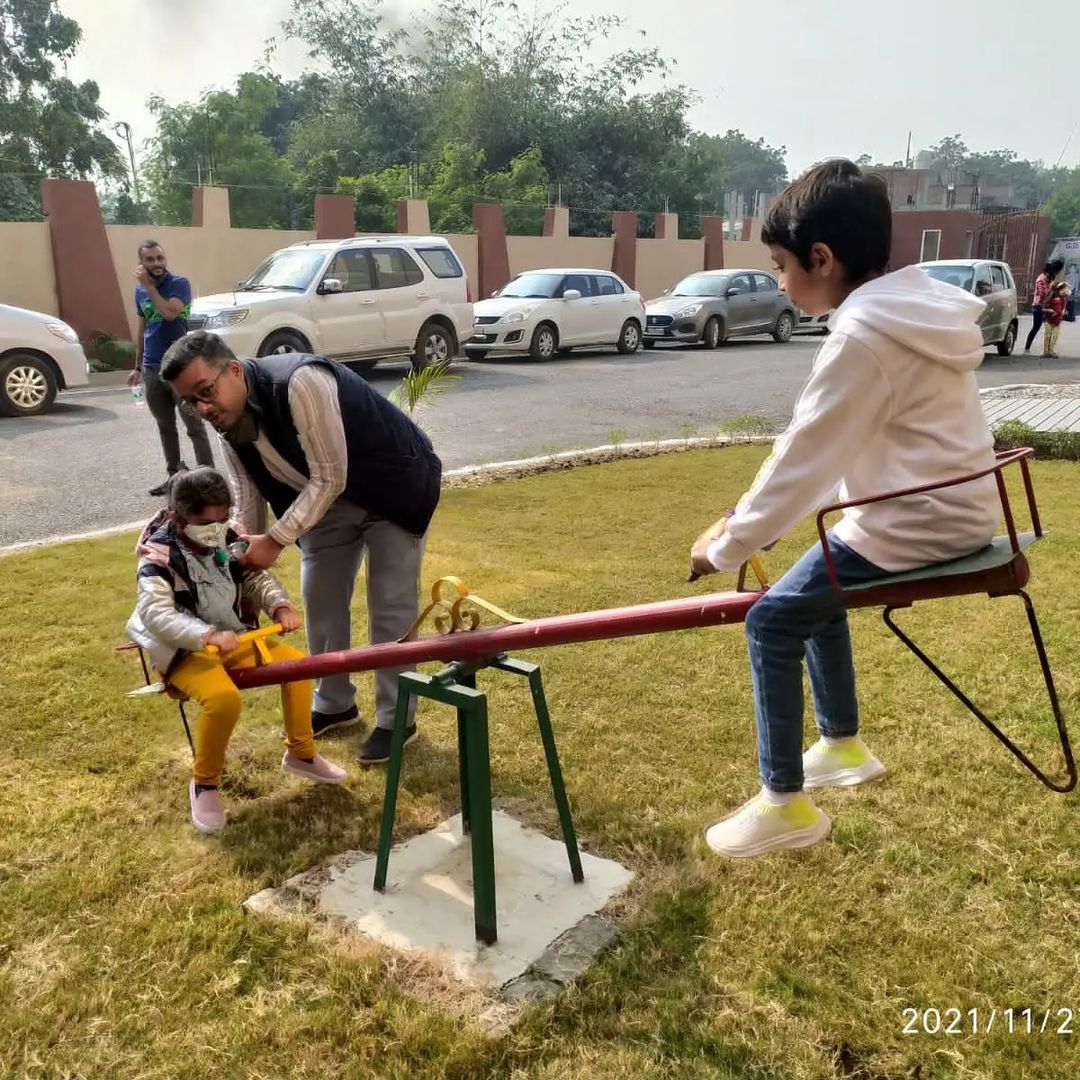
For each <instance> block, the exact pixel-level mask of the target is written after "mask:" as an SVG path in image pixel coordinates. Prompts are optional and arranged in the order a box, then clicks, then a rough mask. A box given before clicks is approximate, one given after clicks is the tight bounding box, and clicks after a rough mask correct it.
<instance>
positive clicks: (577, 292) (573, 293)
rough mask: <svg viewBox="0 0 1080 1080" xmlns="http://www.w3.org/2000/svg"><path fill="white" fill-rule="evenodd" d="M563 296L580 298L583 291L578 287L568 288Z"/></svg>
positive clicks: (565, 298) (570, 298) (573, 298)
mask: <svg viewBox="0 0 1080 1080" xmlns="http://www.w3.org/2000/svg"><path fill="white" fill-rule="evenodd" d="M562 298H563V299H564V300H580V299H581V292H580V290H578V289H567V290H566V292H564V293H563V294H562Z"/></svg>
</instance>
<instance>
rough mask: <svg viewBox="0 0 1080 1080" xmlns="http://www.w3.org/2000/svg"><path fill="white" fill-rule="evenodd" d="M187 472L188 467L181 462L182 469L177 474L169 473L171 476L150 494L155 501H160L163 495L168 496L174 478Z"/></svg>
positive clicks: (152, 489)
mask: <svg viewBox="0 0 1080 1080" xmlns="http://www.w3.org/2000/svg"><path fill="white" fill-rule="evenodd" d="M187 471H188V467H187V466H186V465H185V464H184V463H183V462H182V461H181V462H180V468H179V469H177V470H176V472H171V473H169V475H168V476H167V477H165V479H164V480H163V481H162V482H161V483H160V484H158V486H157V487H152V488H151V489H150V492H149V494H150V495H152V496H153V497H154V498H155V499H160V498H161V496H162V495H168V494H169V485H170V484H171V483H172V478H173V477H174V476H175V475H176V473H182V472H187Z"/></svg>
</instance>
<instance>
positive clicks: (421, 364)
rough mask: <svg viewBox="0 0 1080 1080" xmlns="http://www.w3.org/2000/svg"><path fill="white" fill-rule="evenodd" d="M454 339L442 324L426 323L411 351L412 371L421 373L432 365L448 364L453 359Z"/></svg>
mask: <svg viewBox="0 0 1080 1080" xmlns="http://www.w3.org/2000/svg"><path fill="white" fill-rule="evenodd" d="M454 352H455V349H454V339H453V337H452V336H451V334H450V331H449V330H447V329H446V327H445V326H443V324H442V323H437V322H434V321H433V322H426V323H424V325H423V326H422V327H421V328H420V333H419V335H418V336H417V338H416V348H415V349H413V357H412V366H413V371H423V370H424V368H426V367H430V366H431V365H432V364H448V363H450V361H451V360H453V359H454Z"/></svg>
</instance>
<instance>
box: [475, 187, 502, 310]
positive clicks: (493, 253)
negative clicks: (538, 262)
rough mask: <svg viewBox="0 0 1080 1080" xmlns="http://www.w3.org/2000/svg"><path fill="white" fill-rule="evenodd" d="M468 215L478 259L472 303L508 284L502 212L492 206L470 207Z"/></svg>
mask: <svg viewBox="0 0 1080 1080" xmlns="http://www.w3.org/2000/svg"><path fill="white" fill-rule="evenodd" d="M472 214H473V224H474V225H475V226H476V240H477V245H476V246H477V250H478V254H479V259H480V283H479V291H478V293H477V297H476V299H477V300H485V299H487V297H489V296H491V294H492V293H493V292H494V291H495V290H496V289H501V288H502V287H503V286H504V285H505V284H506V283H507V282H508V281H509V280H510V252H509V251H508V249H507V247H506V221H505V219H504V218H503V208H502V207H501V206H499V205H497V204H496V203H474V204H473V209H472Z"/></svg>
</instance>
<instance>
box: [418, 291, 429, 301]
mask: <svg viewBox="0 0 1080 1080" xmlns="http://www.w3.org/2000/svg"><path fill="white" fill-rule="evenodd" d="M416 299H417V300H430V299H431V293H429V292H418V293H417V294H416Z"/></svg>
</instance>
